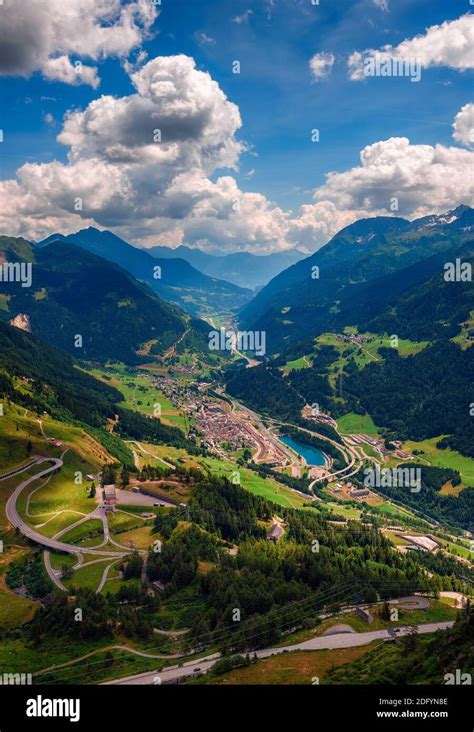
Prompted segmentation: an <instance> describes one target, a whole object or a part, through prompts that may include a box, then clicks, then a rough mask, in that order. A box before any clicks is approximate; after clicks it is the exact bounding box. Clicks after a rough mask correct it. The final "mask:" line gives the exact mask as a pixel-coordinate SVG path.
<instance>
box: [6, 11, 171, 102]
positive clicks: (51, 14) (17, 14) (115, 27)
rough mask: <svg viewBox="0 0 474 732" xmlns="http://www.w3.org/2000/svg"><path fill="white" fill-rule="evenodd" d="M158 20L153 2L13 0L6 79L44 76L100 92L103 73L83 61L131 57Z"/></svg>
mask: <svg viewBox="0 0 474 732" xmlns="http://www.w3.org/2000/svg"><path fill="white" fill-rule="evenodd" d="M157 15H158V11H157V8H156V6H155V5H153V3H150V2H149V0H133V1H129V2H125V3H122V2H121V1H120V0H28V2H25V0H8V2H7V3H5V4H4V6H3V7H2V8H1V21H2V23H1V25H0V49H1V53H0V75H7V76H29V75H30V74H32V73H34V72H35V71H39V72H41V73H42V74H43V75H44V76H45V77H46V78H47V79H50V80H52V81H61V82H64V83H66V84H73V85H78V84H89V85H90V86H92V87H94V88H95V87H97V86H98V84H99V77H98V75H97V68H96V67H95V66H91V65H88V64H86V63H84V62H83V60H84V59H86V60H91V61H93V62H94V61H99V60H101V59H104V58H107V57H108V56H117V57H122V58H123V57H126V56H127V55H128V54H129V53H130V51H131V50H132V49H134V48H136V47H138V46H140V44H141V42H142V41H143V39H144V38H145V37H146V36H147V35H148V33H149V31H150V28H151V26H152V25H153V23H154V21H155V19H156V17H157ZM78 62H79V63H78Z"/></svg>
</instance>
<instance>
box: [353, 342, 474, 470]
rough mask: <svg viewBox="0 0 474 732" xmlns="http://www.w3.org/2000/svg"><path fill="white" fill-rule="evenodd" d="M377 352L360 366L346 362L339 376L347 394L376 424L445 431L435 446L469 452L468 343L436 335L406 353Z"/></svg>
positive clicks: (472, 370)
mask: <svg viewBox="0 0 474 732" xmlns="http://www.w3.org/2000/svg"><path fill="white" fill-rule="evenodd" d="M380 353H381V355H382V357H383V362H379V363H371V364H368V365H367V366H366V367H365V368H364V369H362V370H358V369H357V367H356V366H355V364H354V363H349V364H348V366H347V367H346V376H347V378H345V380H344V391H345V392H347V395H348V398H350V397H351V396H352V397H353V398H355V399H357V400H358V402H359V403H360V405H361V406H362V408H363V410H365V411H367V412H368V413H369V414H370V415H371V416H372V417H373V419H374V421H375V423H376V424H380V425H383V426H385V427H387V428H389V429H390V430H391V431H393V432H394V433H396V434H397V435H398V439H412V440H423V439H425V438H429V437H437V436H441V435H447V437H446V438H445V439H444V440H443V441H442V442H441V443H440V447H447V446H449V447H451V448H452V449H454V450H458V451H459V452H461V453H463V454H465V455H469V456H471V457H474V419H473V417H472V415H471V409H472V407H471V403H472V401H473V397H472V378H473V374H474V349H473V348H468V349H466V350H462V349H461V348H459V347H458V346H457V345H455V344H454V343H451V342H450V341H437V342H436V343H434V344H433V345H432V346H430V347H428V348H425V349H424V350H423V351H421V352H420V353H418V354H416V355H414V356H408V358H402V357H401V356H400V355H399V354H398V353H397V352H396V351H395V350H394V349H381V350H380Z"/></svg>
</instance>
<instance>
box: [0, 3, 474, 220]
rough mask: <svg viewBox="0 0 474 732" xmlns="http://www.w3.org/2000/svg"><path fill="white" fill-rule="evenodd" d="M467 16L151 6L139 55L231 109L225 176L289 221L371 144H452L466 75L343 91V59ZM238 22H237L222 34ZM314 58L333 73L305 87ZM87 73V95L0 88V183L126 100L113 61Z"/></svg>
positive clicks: (53, 85)
mask: <svg viewBox="0 0 474 732" xmlns="http://www.w3.org/2000/svg"><path fill="white" fill-rule="evenodd" d="M379 4H383V3H382V0H380V2H379ZM469 10H470V6H469V2H468V0H450V2H449V3H447V2H445V0H388V10H384V9H383V8H382V7H377V4H376V0H355V1H353V2H348V1H347V0H320V4H319V5H312V3H311V0H273V1H272V0H201V1H200V2H197V1H195V0H193V1H192V2H190V1H189V0H162V4H161V8H160V15H159V17H158V18H157V20H156V21H155V23H154V25H153V28H152V32H153V34H154V37H153V38H150V39H149V40H145V41H144V42H143V44H142V49H143V50H145V51H146V52H147V54H148V60H149V59H152V58H154V57H156V56H168V55H175V54H186V55H188V56H191V57H192V58H194V59H195V61H196V64H197V68H198V69H200V70H203V71H206V72H208V73H209V74H210V75H211V76H212V78H213V79H215V80H216V81H217V82H218V84H219V86H220V88H221V89H222V90H223V92H224V93H225V94H226V95H227V97H228V99H229V100H230V101H232V102H234V103H235V104H236V105H238V107H239V109H240V113H241V116H242V121H243V126H242V128H241V129H240V130H239V131H238V132H237V135H236V136H237V138H238V139H240V140H244V141H245V143H246V144H247V145H248V146H249V150H248V152H244V153H243V154H242V155H241V156H240V160H239V170H238V172H237V173H236V172H235V171H234V172H233V173H232V174H233V175H234V177H235V178H236V180H237V182H238V186H239V188H240V189H241V190H242V191H244V192H245V191H247V192H251V191H258V192H259V193H261V194H263V195H264V196H266V198H268V199H269V200H270V201H272V202H274V203H275V204H277V205H278V206H279V207H281V208H282V209H284V210H288V209H293V210H295V209H297V208H298V207H299V206H300V205H301V204H304V203H310V201H311V198H312V191H313V190H314V189H315V188H317V187H318V186H321V185H323V184H324V180H325V174H326V173H328V172H329V171H344V170H347V169H350V168H352V167H353V166H356V165H358V164H359V155H360V151H361V150H362V149H363V148H364V147H365V146H367V145H370V144H372V143H374V142H376V141H379V140H385V139H388V138H390V137H399V136H406V137H408V138H409V140H410V142H411V143H412V144H414V145H436V144H437V143H441V144H443V145H452V144H453V140H452V132H453V130H452V124H453V120H454V118H455V116H456V114H457V113H458V112H459V110H460V109H461V107H463V106H464V105H466V104H467V103H468V102H470V101H472V89H473V86H472V72H470V71H467V72H466V71H458V70H456V69H453V68H449V67H448V66H443V65H440V66H436V67H434V68H430V69H426V70H424V73H423V78H422V81H421V82H420V83H411V82H410V80H409V79H407V78H390V79H377V78H375V79H369V80H365V81H362V82H354V81H351V80H350V79H349V77H348V70H347V58H348V56H349V55H350V54H351V53H353V52H354V51H363V50H364V49H367V48H375V49H378V48H380V47H382V46H383V45H385V44H388V43H390V44H392V45H394V46H396V45H397V44H399V43H400V42H402V41H403V40H404V39H406V38H412V37H414V36H416V35H417V34H423V33H424V32H425V29H426V28H428V27H430V26H432V25H435V24H439V23H442V22H443V21H446V20H455V19H457V18H459V17H460V16H461V15H463V14H465V13H466V12H469ZM245 14H246V15H247V19H246V20H242V22H240V23H237V22H234V19H235V18H236V17H237V16H244V15H245ZM323 52H324V53H331V54H333V55H334V56H335V63H334V68H333V70H332V73H331V75H330V77H329V78H327V79H322V80H319V81H317V82H315V81H314V79H313V78H312V75H311V72H310V69H309V60H310V59H311V57H312V56H313V55H314V54H315V53H323ZM136 53H137V51H133V52H132V53H131V54H130V57H129V58H130V59H133V58H134V56H136ZM71 59H72V60H73V59H74V55H73V54H72V55H71ZM234 60H239V61H240V63H241V73H240V74H233V73H232V62H233V61H234ZM97 65H98V67H99V74H100V78H101V83H100V86H99V88H97V89H93V88H91V87H90V86H87V85H81V86H71V85H68V84H64V83H59V82H55V81H50V80H47V79H46V78H44V75H42V74H41V73H40V72H36V73H34V74H32V75H30V76H29V78H22V77H21V76H14V77H9V76H4V77H3V78H1V79H0V86H1V90H2V99H3V102H2V125H1V126H2V127H3V129H4V130H5V135H8V145H5V144H4V145H3V146H2V148H1V164H2V169H1V173H0V175H1V178H3V179H9V178H14V177H15V171H16V170H17V168H19V167H20V166H21V165H22V164H23V163H25V162H32V163H49V162H51V161H53V160H59V161H62V162H66V158H67V152H68V148H67V147H65V146H64V145H60V144H58V143H57V141H56V135H57V134H58V133H59V132H60V130H61V127H62V118H63V116H64V115H65V113H66V112H68V110H71V109H85V108H86V107H87V105H88V104H89V103H90V102H91V101H93V100H94V99H96V98H98V97H100V95H101V94H109V95H113V96H116V97H122V96H126V95H129V94H131V93H132V92H133V91H134V90H133V87H132V84H131V81H130V78H129V75H128V74H127V73H126V72H125V70H124V68H123V66H122V61H121V60H119V59H117V58H113V57H111V58H108V59H106V60H104V61H101V62H99V63H98V64H97ZM313 128H318V129H319V130H320V135H321V139H320V142H319V143H318V144H313V143H312V142H311V139H310V135H311V130H312V129H313ZM225 172H226V171H225V170H224V171H222V170H219V171H216V172H214V173H213V174H212V175H211V176H210V178H211V180H215V179H216V177H218V176H219V175H222V174H223V173H224V174H225ZM249 174H250V175H249Z"/></svg>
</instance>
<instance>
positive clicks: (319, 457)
mask: <svg viewBox="0 0 474 732" xmlns="http://www.w3.org/2000/svg"><path fill="white" fill-rule="evenodd" d="M280 440H281V442H283V443H284V444H285V445H287V447H291V449H292V450H294V451H295V452H297V453H298V455H301V457H304V459H305V460H306V462H307V463H308V465H322V466H324V465H325V464H326V461H325V460H324V455H323V453H322V452H321V451H320V450H317V449H316V448H315V447H311V446H310V445H304V444H303V443H302V442H298V440H294V439H293V437H288V435H281V437H280Z"/></svg>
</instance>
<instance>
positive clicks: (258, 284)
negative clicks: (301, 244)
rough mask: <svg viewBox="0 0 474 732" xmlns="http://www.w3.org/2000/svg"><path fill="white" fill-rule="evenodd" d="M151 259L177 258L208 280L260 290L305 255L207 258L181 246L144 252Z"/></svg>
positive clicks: (237, 254) (235, 254)
mask: <svg viewBox="0 0 474 732" xmlns="http://www.w3.org/2000/svg"><path fill="white" fill-rule="evenodd" d="M147 251H148V252H149V253H150V254H151V255H152V256H153V257H157V258H163V259H169V258H171V257H179V258H180V259H185V260H186V261H187V262H189V264H191V265H192V266H193V267H195V268H196V269H198V270H199V271H200V272H204V273H205V274H207V275H209V276H210V277H218V278H219V279H221V280H227V282H232V283H233V284H234V285H238V286H239V287H243V288H250V289H251V290H259V289H261V288H262V287H264V286H265V285H266V284H267V283H268V282H270V280H271V279H273V277H276V276H277V275H278V274H279V273H280V272H282V271H283V270H284V269H287V268H288V267H291V265H293V264H296V262H298V261H299V260H300V259H303V258H304V257H305V256H306V255H305V254H304V253H303V252H300V251H299V250H298V249H289V250H286V251H283V252H275V253H273V254H266V255H257V254H252V253H251V252H233V253H232V254H225V253H224V252H219V253H218V254H216V253H213V254H209V253H207V252H203V251H202V250H201V249H191V247H187V246H184V245H181V246H179V247H176V249H170V248H169V247H164V246H156V247H152V248H151V249H148V250H147Z"/></svg>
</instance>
